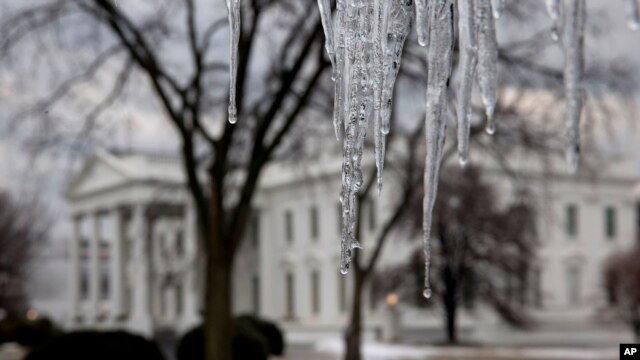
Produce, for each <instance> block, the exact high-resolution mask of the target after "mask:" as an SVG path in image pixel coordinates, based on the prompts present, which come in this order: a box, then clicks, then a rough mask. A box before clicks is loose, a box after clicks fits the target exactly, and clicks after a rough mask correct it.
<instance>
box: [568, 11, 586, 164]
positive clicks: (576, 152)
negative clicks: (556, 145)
mask: <svg viewBox="0 0 640 360" xmlns="http://www.w3.org/2000/svg"><path fill="white" fill-rule="evenodd" d="M585 22H586V4H585V0H570V1H569V7H568V9H567V11H566V14H565V26H564V37H563V45H564V57H565V61H564V62H565V65H564V87H565V97H566V99H567V100H566V101H567V110H566V120H565V121H566V125H567V143H568V144H567V162H568V165H569V169H570V170H571V171H575V170H577V168H578V164H579V161H580V116H581V114H582V106H583V102H584V91H583V85H582V81H583V77H584V29H585Z"/></svg>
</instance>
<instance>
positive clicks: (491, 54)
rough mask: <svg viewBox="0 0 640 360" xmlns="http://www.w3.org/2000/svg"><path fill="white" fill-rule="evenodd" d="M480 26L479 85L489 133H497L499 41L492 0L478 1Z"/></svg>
mask: <svg viewBox="0 0 640 360" xmlns="http://www.w3.org/2000/svg"><path fill="white" fill-rule="evenodd" d="M475 4H476V7H475V10H476V21H477V26H478V69H477V71H478V85H479V87H480V95H481V96H482V103H483V104H484V108H485V112H486V114H487V126H486V130H487V133H489V134H493V133H494V132H495V123H494V119H493V114H494V112H495V108H496V97H497V93H498V41H497V40H496V26H495V19H494V17H493V11H492V9H491V0H476V2H475Z"/></svg>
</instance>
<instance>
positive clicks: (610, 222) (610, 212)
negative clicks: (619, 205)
mask: <svg viewBox="0 0 640 360" xmlns="http://www.w3.org/2000/svg"><path fill="white" fill-rule="evenodd" d="M604 222H605V234H606V235H607V239H610V240H611V239H614V238H615V237H616V209H615V208H613V207H608V208H606V209H605V210H604Z"/></svg>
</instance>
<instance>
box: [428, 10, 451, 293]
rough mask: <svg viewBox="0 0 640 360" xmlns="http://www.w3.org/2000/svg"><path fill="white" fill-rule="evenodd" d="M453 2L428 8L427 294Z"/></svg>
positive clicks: (449, 65) (444, 112)
mask: <svg viewBox="0 0 640 360" xmlns="http://www.w3.org/2000/svg"><path fill="white" fill-rule="evenodd" d="M453 11H454V9H453V3H452V1H451V0H441V1H438V2H437V4H434V5H433V6H432V7H430V8H429V26H430V31H429V37H430V39H429V51H428V55H427V56H428V80H427V98H426V101H427V105H426V117H425V133H426V142H427V156H426V159H425V174H424V200H423V211H424V218H423V230H424V256H425V278H424V292H423V295H424V296H425V297H427V298H429V297H430V296H431V285H430V280H429V278H430V275H429V270H430V266H431V250H430V242H431V241H430V236H431V220H432V214H433V206H434V204H435V199H436V194H437V190H438V174H439V172H440V163H441V160H442V149H443V147H444V140H445V135H446V126H447V120H446V108H447V86H448V83H449V78H450V77H451V66H452V54H453V38H454V29H453V18H454V14H453Z"/></svg>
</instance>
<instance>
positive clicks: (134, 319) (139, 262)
mask: <svg viewBox="0 0 640 360" xmlns="http://www.w3.org/2000/svg"><path fill="white" fill-rule="evenodd" d="M145 211H146V207H145V206H144V205H142V204H138V205H135V206H134V209H133V219H132V222H131V239H132V240H133V269H132V270H133V274H132V275H133V282H134V286H133V287H132V288H133V289H132V290H133V301H132V306H131V316H130V318H129V329H131V330H132V331H133V332H136V333H139V334H142V335H146V336H149V335H152V334H151V332H152V319H151V311H150V306H149V305H150V303H149V299H150V296H149V295H150V294H149V290H150V288H149V281H150V278H149V255H150V254H149V247H148V239H149V224H148V220H147V217H146V214H145Z"/></svg>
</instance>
